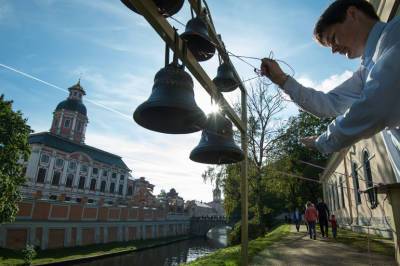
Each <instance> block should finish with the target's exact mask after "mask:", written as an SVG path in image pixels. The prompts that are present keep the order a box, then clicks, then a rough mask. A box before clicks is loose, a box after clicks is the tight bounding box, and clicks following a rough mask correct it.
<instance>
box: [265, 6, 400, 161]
mask: <svg viewBox="0 0 400 266" xmlns="http://www.w3.org/2000/svg"><path fill="white" fill-rule="evenodd" d="M314 37H315V39H316V40H317V41H318V42H319V43H320V44H322V45H323V46H326V47H329V48H330V49H332V53H339V54H342V55H346V56H347V57H348V58H349V59H353V58H359V57H361V59H362V61H361V65H360V67H359V69H358V70H357V71H356V72H354V73H353V75H352V77H351V78H349V79H348V80H346V81H345V82H343V83H342V84H341V85H339V86H337V87H336V88H334V89H333V90H331V91H329V92H328V93H324V92H321V91H316V90H314V89H312V88H307V87H304V86H302V85H301V84H300V83H298V82H297V81H296V80H295V79H294V78H292V77H290V76H288V75H287V74H286V73H284V72H283V71H282V69H281V68H280V66H279V64H278V63H277V62H276V61H274V60H272V59H268V58H264V59H263V60H262V64H261V70H262V73H263V75H265V76H267V77H268V78H269V79H271V81H272V82H274V83H275V84H277V85H278V86H279V87H280V88H281V89H282V90H283V91H284V92H285V93H287V94H288V95H289V96H290V98H291V99H292V100H293V101H294V102H295V103H297V104H298V105H299V106H300V107H301V108H302V109H304V110H305V111H307V112H310V113H311V114H314V115H315V116H318V117H321V118H322V117H336V118H335V119H334V120H333V121H332V123H330V125H329V126H328V129H327V131H326V132H324V133H323V134H322V135H320V136H318V137H317V136H315V137H309V138H306V139H304V140H303V143H304V144H305V145H306V146H308V147H314V148H316V149H318V150H319V151H320V152H322V153H332V152H336V151H339V150H340V149H342V148H344V147H347V146H349V145H352V144H353V143H355V142H357V141H358V140H360V139H363V138H368V137H371V136H373V135H374V134H376V133H378V132H380V131H382V130H384V129H391V130H392V131H393V132H395V131H396V128H397V127H398V126H400V19H399V18H398V17H397V18H395V19H393V20H392V21H391V22H389V23H383V22H381V21H379V17H378V16H377V14H376V12H375V10H374V8H373V6H372V5H371V4H370V3H368V2H367V1H365V0H337V1H335V2H333V3H332V4H331V5H330V6H329V7H328V8H327V9H326V10H325V12H324V13H323V14H322V15H321V17H320V19H319V20H318V22H317V23H316V26H315V29H314Z"/></svg>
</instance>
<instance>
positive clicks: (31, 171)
mask: <svg viewBox="0 0 400 266" xmlns="http://www.w3.org/2000/svg"><path fill="white" fill-rule="evenodd" d="M39 159H40V148H39V147H35V146H33V147H32V151H31V155H30V156H29V159H28V165H27V167H26V176H27V177H28V179H30V180H31V181H32V182H33V183H36V174H37V171H38V166H39Z"/></svg>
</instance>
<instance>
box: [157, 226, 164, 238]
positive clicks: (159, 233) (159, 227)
mask: <svg viewBox="0 0 400 266" xmlns="http://www.w3.org/2000/svg"><path fill="white" fill-rule="evenodd" d="M157 237H164V225H162V224H160V225H158V234H157Z"/></svg>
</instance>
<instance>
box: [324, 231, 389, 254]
mask: <svg viewBox="0 0 400 266" xmlns="http://www.w3.org/2000/svg"><path fill="white" fill-rule="evenodd" d="M330 236H332V234H331V235H330ZM367 239H368V238H367V234H364V233H356V232H353V231H350V230H345V229H341V228H338V235H337V238H336V240H334V239H332V238H331V239H330V241H338V242H340V243H343V244H346V245H349V246H352V247H354V248H356V249H357V250H359V251H361V252H368V240H367ZM369 248H370V251H371V252H376V253H379V254H382V255H387V256H391V257H394V256H395V253H394V243H393V241H390V240H387V239H386V238H383V237H380V236H376V235H372V234H370V235H369Z"/></svg>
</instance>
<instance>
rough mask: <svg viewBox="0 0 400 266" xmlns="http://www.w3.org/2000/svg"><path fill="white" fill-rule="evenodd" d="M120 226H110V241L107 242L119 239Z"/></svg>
mask: <svg viewBox="0 0 400 266" xmlns="http://www.w3.org/2000/svg"><path fill="white" fill-rule="evenodd" d="M117 236H118V228H117V227H108V239H107V240H108V241H107V242H115V241H118V237H117Z"/></svg>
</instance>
